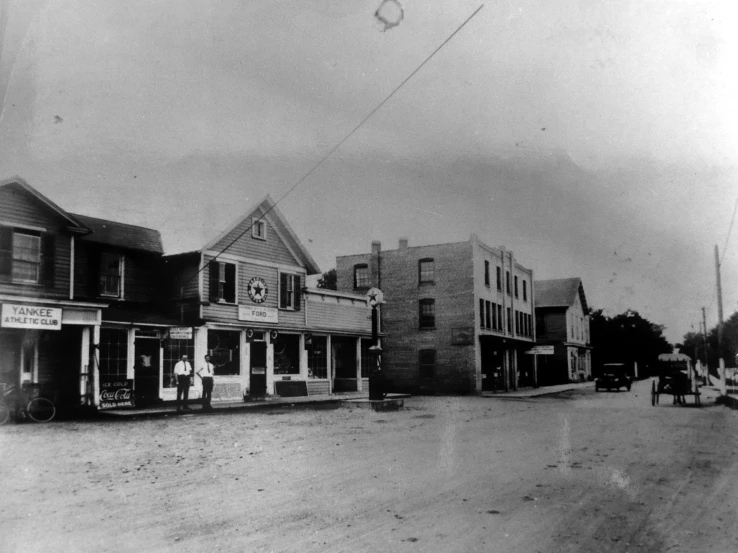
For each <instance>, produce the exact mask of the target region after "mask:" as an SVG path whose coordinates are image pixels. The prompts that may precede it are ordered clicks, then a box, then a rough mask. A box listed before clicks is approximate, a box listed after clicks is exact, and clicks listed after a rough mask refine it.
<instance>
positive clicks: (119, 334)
mask: <svg viewBox="0 0 738 553" xmlns="http://www.w3.org/2000/svg"><path fill="white" fill-rule="evenodd" d="M98 362H99V368H100V380H101V381H102V382H111V381H116V380H125V379H126V378H127V377H128V331H127V330H125V329H118V328H103V329H102V330H100V358H99V361H98Z"/></svg>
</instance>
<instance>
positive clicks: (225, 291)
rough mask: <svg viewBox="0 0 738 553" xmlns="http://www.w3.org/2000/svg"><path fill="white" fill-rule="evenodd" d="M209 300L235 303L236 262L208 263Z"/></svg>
mask: <svg viewBox="0 0 738 553" xmlns="http://www.w3.org/2000/svg"><path fill="white" fill-rule="evenodd" d="M210 301H212V302H217V303H236V264H235V263H223V262H220V261H212V262H211V263H210Z"/></svg>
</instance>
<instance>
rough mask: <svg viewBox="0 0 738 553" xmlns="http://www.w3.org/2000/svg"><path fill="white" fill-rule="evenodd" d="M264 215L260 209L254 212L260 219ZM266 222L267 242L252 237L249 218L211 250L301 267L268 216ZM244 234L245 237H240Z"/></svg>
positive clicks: (250, 219)
mask: <svg viewBox="0 0 738 553" xmlns="http://www.w3.org/2000/svg"><path fill="white" fill-rule="evenodd" d="M263 214H264V213H263V210H262V209H261V208H260V209H258V210H256V211H255V212H254V215H253V216H254V217H259V216H262V215H263ZM265 220H266V223H267V224H266V226H267V232H266V240H261V239H259V238H254V237H252V236H251V230H247V229H248V228H249V227H250V226H251V221H252V218H251V217H247V218H246V219H244V220H243V221H241V224H239V225H238V226H237V227H236V228H235V229H233V230H232V231H231V232H230V233H228V235H226V236H225V238H223V239H222V240H220V241H219V242H218V243H217V244H215V246H213V247H212V248H211V249H213V250H215V251H224V250H225V253H227V254H230V255H238V256H241V257H248V258H250V259H258V260H261V261H270V262H272V263H279V264H282V265H296V266H299V264H300V263H299V261H298V260H297V259H295V256H293V255H292V253H291V252H290V250H289V249H288V248H287V246H286V245H285V244H284V242H282V239H281V238H280V237H279V235H278V234H277V231H276V230H275V229H274V227H273V226H272V225H271V223H270V222H269V216H268V215H267V216H266V219H265ZM242 233H243V236H240V235H241V234H242ZM239 236H240V237H239ZM234 240H235V243H234V244H233V245H232V246H230V247H229V245H230V244H231V242H233V241H234ZM226 248H228V249H226Z"/></svg>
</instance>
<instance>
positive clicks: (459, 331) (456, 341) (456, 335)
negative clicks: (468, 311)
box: [451, 327, 474, 346]
mask: <svg viewBox="0 0 738 553" xmlns="http://www.w3.org/2000/svg"><path fill="white" fill-rule="evenodd" d="M451 343H452V344H453V345H455V346H466V345H469V344H473V343H474V328H472V327H462V328H454V329H452V330H451Z"/></svg>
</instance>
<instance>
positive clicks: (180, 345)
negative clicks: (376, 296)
mask: <svg viewBox="0 0 738 553" xmlns="http://www.w3.org/2000/svg"><path fill="white" fill-rule="evenodd" d="M164 261H165V267H166V281H167V282H168V283H169V284H170V290H169V295H170V297H172V298H173V299H174V305H175V306H176V309H175V311H174V314H175V315H177V316H178V317H179V320H180V323H179V327H178V328H175V329H172V330H171V331H170V334H169V336H168V339H167V341H166V347H165V349H164V351H165V353H164V356H165V357H164V367H163V379H162V383H163V390H162V396H163V397H164V398H165V399H171V398H173V397H174V396H175V393H176V387H175V383H174V379H173V376H172V375H173V370H174V364H175V363H176V361H177V360H178V359H179V358H180V356H181V355H182V354H183V353H187V354H188V355H189V356H190V357H191V358H193V359H194V360H195V363H194V364H195V367H196V368H197V367H198V366H199V365H200V364H201V363H202V360H203V357H204V356H205V354H209V355H210V356H211V358H212V359H213V362H214V364H215V366H216V368H215V389H214V392H213V398H214V399H218V398H240V397H242V396H243V395H249V396H263V395H271V394H277V395H293V394H302V395H304V394H314V393H331V392H333V391H342V390H347V391H348V390H362V389H364V387H365V386H366V379H368V370H369V363H370V359H369V356H368V355H367V350H368V348H369V347H370V346H371V345H372V343H371V332H372V329H371V308H370V306H369V305H368V302H367V299H366V297H365V295H364V294H358V295H357V294H353V293H338V292H333V291H330V290H321V289H309V288H307V287H306V285H305V283H306V279H307V277H308V276H310V275H315V274H319V273H320V271H319V268H318V266H317V265H316V263H315V261H314V260H313V258H312V257H311V256H310V254H309V252H308V251H307V250H306V249H305V247H304V246H303V244H302V243H301V242H300V240H299V239H298V237H297V235H296V234H295V233H294V231H293V230H292V228H291V227H290V226H289V224H288V223H287V221H286V220H285V218H284V216H283V215H282V213H281V212H280V211H279V209H278V208H277V206H276V204H275V202H274V201H273V200H272V199H271V198H270V197H269V196H267V197H266V198H264V199H263V200H261V201H259V202H257V203H256V204H255V205H254V206H253V207H251V208H249V209H248V210H247V211H246V213H245V214H244V215H243V216H242V217H239V218H238V220H236V221H235V222H234V223H233V224H232V225H230V226H229V227H228V228H227V229H226V230H225V231H224V232H222V233H221V234H220V235H218V236H216V237H214V238H213V239H212V240H211V241H210V242H208V243H206V244H204V245H203V246H202V247H201V248H199V249H197V250H194V251H188V252H183V253H178V254H171V255H166V256H165V257H164ZM198 386H199V382H196V388H195V389H194V390H193V393H194V395H195V396H197V394H198V393H199V387H198Z"/></svg>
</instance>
